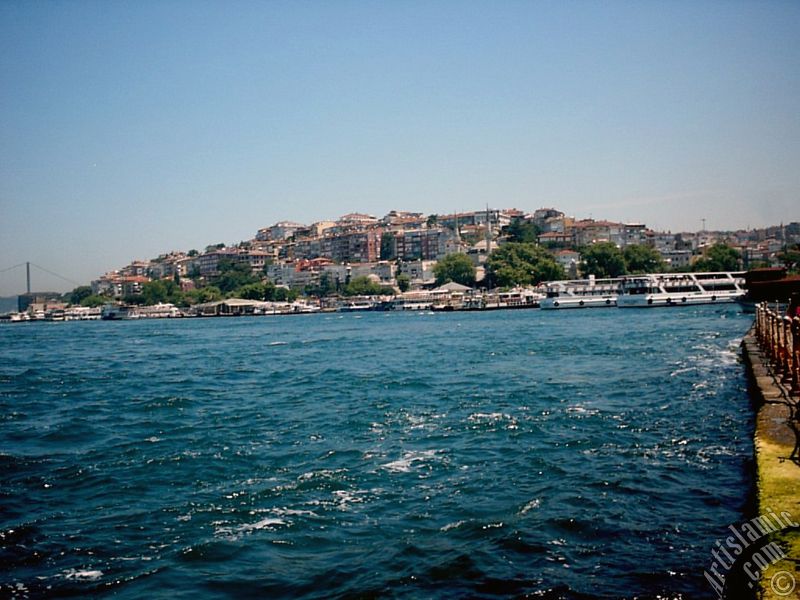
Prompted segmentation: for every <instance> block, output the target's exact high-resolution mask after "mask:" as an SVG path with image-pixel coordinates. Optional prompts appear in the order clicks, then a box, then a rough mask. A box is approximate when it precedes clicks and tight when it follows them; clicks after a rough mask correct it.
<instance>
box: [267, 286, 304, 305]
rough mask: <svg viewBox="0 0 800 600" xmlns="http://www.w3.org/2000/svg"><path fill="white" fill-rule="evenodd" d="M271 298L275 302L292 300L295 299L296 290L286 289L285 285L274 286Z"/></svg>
mask: <svg viewBox="0 0 800 600" xmlns="http://www.w3.org/2000/svg"><path fill="white" fill-rule="evenodd" d="M274 290H275V291H274V293H273V297H272V300H274V301H275V302H294V301H295V300H297V296H298V295H299V294H298V293H297V290H291V289H287V288H285V287H276V288H274Z"/></svg>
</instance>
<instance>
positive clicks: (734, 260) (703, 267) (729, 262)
mask: <svg viewBox="0 0 800 600" xmlns="http://www.w3.org/2000/svg"><path fill="white" fill-rule="evenodd" d="M741 257H742V255H741V254H740V253H739V251H738V250H736V249H735V248H731V247H730V246H728V245H727V244H714V245H713V246H711V247H709V248H707V249H706V251H705V253H704V254H703V256H702V257H701V258H700V259H698V260H697V261H696V262H695V263H694V264H693V265H692V270H693V271H737V270H738V269H739V264H740V260H741Z"/></svg>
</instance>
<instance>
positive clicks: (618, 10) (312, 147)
mask: <svg viewBox="0 0 800 600" xmlns="http://www.w3.org/2000/svg"><path fill="white" fill-rule="evenodd" d="M486 204H489V205H491V206H492V207H517V208H520V209H522V210H529V211H532V210H534V209H536V208H539V207H542V206H554V207H556V208H559V209H560V210H563V211H564V212H566V213H568V214H571V215H575V216H577V217H589V216H593V217H595V218H608V219H614V220H625V221H639V222H645V223H646V224H648V225H649V226H651V227H656V228H659V229H665V230H673V231H675V230H697V229H699V228H700V223H701V221H700V220H701V218H706V219H707V221H706V222H707V226H708V228H710V229H735V228H741V227H755V226H763V225H768V224H777V223H780V222H781V221H791V220H800V3H798V2H795V1H792V2H789V1H787V2H780V1H769V2H762V1H758V2H743V1H736V0H732V1H729V2H722V1H700V0H692V1H686V0H684V1H682V0H676V1H669V2H668V1H666V0H664V1H660V2H657V1H647V0H645V1H642V2H628V1H624V2H623V1H619V2H613V1H612V2H589V1H573V2H536V1H525V2H514V1H499V2H489V1H485V2H470V1H468V0H467V1H457V2H456V1H453V2H446V1H433V2H428V1H398V2H376V1H349V0H331V1H325V2H323V1H304V2H281V1H274V2H245V1H241V2H221V1H219V2H201V1H197V2H195V1H192V2H190V1H189V0H185V1H181V0H164V1H145V2H122V1H111V2H104V1H99V0H98V1H88V0H76V1H72V2H15V1H6V2H3V3H2V4H0V213H1V214H2V217H0V219H1V220H0V270H2V269H4V268H7V267H10V266H12V265H15V264H18V263H21V262H24V261H26V260H30V261H32V262H34V263H36V264H38V265H42V266H43V267H45V268H47V269H50V270H52V271H54V272H56V273H59V274H61V275H63V276H65V277H67V278H69V279H70V280H73V281H75V282H79V283H88V281H89V280H91V279H93V278H96V277H97V276H98V275H100V274H101V273H103V272H105V271H108V270H110V269H115V268H119V267H121V266H123V265H125V264H127V263H128V262H129V261H130V260H132V259H137V258H152V257H154V256H157V255H158V254H160V253H163V252H167V251H170V250H178V249H180V250H189V249H190V248H198V249H202V248H203V247H205V246H206V245H207V244H211V243H216V242H228V243H230V242H238V241H239V240H243V239H248V238H251V237H252V236H253V235H254V234H255V231H256V230H257V229H258V228H259V227H263V226H266V225H269V224H271V223H273V222H275V221H278V220H283V219H289V220H294V221H301V222H311V221H315V220H320V219H329V218H335V217H337V216H339V215H341V214H345V213H347V212H352V211H359V212H368V213H372V214H375V215H378V216H380V215H383V214H385V213H386V212H388V211H389V210H391V209H401V210H402V209H404V210H414V211H421V212H425V213H432V212H435V213H446V212H452V211H455V210H475V209H480V208H482V207H484V206H485V205H486ZM24 282H25V279H24V269H15V270H13V271H9V272H6V273H0V295H9V294H12V293H17V292H20V291H23V290H24ZM71 287H73V286H72V285H71V284H70V283H67V282H64V281H61V280H58V279H55V278H52V277H49V276H46V275H45V274H43V273H41V272H39V271H36V270H35V271H34V288H36V289H45V288H46V289H56V290H65V289H70V288H71Z"/></svg>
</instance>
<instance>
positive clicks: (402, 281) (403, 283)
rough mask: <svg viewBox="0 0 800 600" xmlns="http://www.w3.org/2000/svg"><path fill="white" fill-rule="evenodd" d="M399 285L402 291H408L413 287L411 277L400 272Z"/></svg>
mask: <svg viewBox="0 0 800 600" xmlns="http://www.w3.org/2000/svg"><path fill="white" fill-rule="evenodd" d="M397 287H398V288H400V291H401V292H407V291H408V288H410V287H411V277H409V276H408V275H406V274H405V273H400V275H398V276H397Z"/></svg>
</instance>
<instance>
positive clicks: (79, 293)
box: [69, 285, 92, 305]
mask: <svg viewBox="0 0 800 600" xmlns="http://www.w3.org/2000/svg"><path fill="white" fill-rule="evenodd" d="M91 295H92V287H91V286H89V285H79V286H78V287H76V288H75V289H74V290H72V291H71V292H70V293H69V303H70V304H76V305H77V304H80V303H81V302H83V301H84V300H85V299H86V298H88V297H89V296H91Z"/></svg>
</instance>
